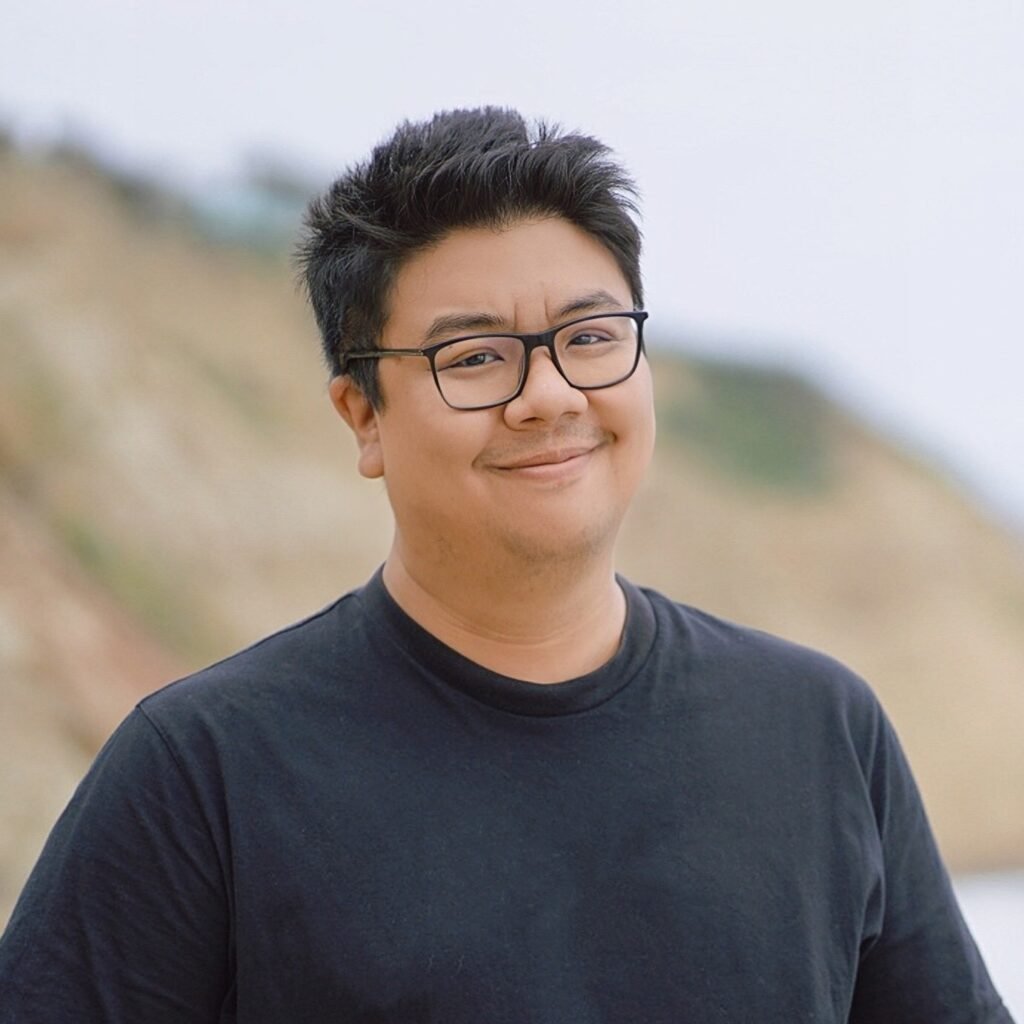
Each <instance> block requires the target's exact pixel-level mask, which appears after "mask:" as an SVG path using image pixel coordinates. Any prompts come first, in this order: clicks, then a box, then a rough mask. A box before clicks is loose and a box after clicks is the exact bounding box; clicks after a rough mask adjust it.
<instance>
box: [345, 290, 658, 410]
mask: <svg viewBox="0 0 1024 1024" xmlns="http://www.w3.org/2000/svg"><path fill="white" fill-rule="evenodd" d="M649 315H650V314H648V313H647V311H646V310H643V309H632V310H628V311H621V312H620V311H616V312H613V313H590V314H589V315H588V316H579V317H576V318H575V319H573V320H566V321H565V323H561V324H556V325H555V326H554V327H549V328H548V329H547V330H546V331H540V332H539V333H538V334H515V333H513V332H510V331H509V332H502V333H497V332H495V331H485V332H483V333H481V334H464V335H461V336H460V337H458V338H447V339H446V340H445V341H439V342H437V343H436V344H434V345H427V346H426V347H425V348H377V349H373V350H372V351H368V352H348V353H346V354H345V356H344V358H343V359H342V363H341V372H342V373H343V374H345V373H348V371H349V364H350V363H351V362H352V361H353V360H355V359H383V358H385V357H386V356H425V357H426V358H427V359H428V360H429V361H430V372H431V373H432V374H433V376H434V386H435V387H436V388H437V393H438V394H439V395H440V396H441V400H442V401H443V402H444V404H445V405H447V406H448V407H449V408H450V409H456V410H458V411H460V412H476V411H477V410H479V409H496V408H497V407H498V406H500V405H507V404H508V403H509V402H512V401H515V399H517V398H518V397H519V396H520V395H521V394H522V393H523V389H524V388H525V387H526V378H527V377H528V375H529V373H530V357H531V356H532V355H533V351H534V349H537V348H546V349H547V350H548V352H549V353H550V355H551V362H552V363H554V366H555V369H556V370H557V371H558V372H559V373H560V374H561V375H562V379H563V380H564V381H565V382H566V383H567V384H568V385H569V387H572V388H576V390H577V391H602V390H603V389H604V388H613V387H615V385H616V384H621V383H622V382H623V381H624V380H629V378H630V377H632V376H633V374H634V373H636V368H637V367H638V366H639V365H640V357H641V356H642V355H643V354H644V321H645V320H646V319H647V317H648V316H649ZM609 317H628V318H629V319H631V320H632V321H633V322H634V323H635V324H636V357H635V358H634V359H633V365H632V366H631V367H630V368H629V371H628V372H627V373H624V374H623V375H622V376H621V377H618V378H616V379H615V380H613V381H609V382H608V383H607V384H584V385H580V384H574V383H573V382H572V381H571V380H570V379H569V377H568V375H567V374H566V372H565V370H563V369H562V365H561V363H559V361H558V353H557V352H556V351H555V335H556V334H558V333H559V332H560V331H564V330H565V328H566V327H572V326H573V324H580V323H584V322H585V321H587V320H606V319H608V318H609ZM478 338H516V339H518V340H519V341H521V342H522V344H523V348H524V350H525V355H524V357H523V367H522V371H521V372H520V375H519V383H518V384H517V385H516V388H515V390H514V391H513V392H512V394H511V395H509V396H508V398H503V399H501V401H500V402H487V403H486V404H485V405H454V404H452V403H451V402H449V401H448V399H447V398H445V395H444V391H443V390H442V388H441V382H440V380H438V377H437V353H438V352H440V351H442V350H443V349H445V348H448V346H449V345H456V344H458V343H459V342H464V341H475V340H476V339H478Z"/></svg>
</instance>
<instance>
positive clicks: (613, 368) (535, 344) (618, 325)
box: [342, 310, 647, 410]
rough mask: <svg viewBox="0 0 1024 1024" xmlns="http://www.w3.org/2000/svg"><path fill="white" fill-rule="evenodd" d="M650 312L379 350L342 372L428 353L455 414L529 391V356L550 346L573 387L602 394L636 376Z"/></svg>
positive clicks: (354, 356)
mask: <svg viewBox="0 0 1024 1024" xmlns="http://www.w3.org/2000/svg"><path fill="white" fill-rule="evenodd" d="M646 319H647V313H645V312H643V311H642V310H634V311H632V312H629V313H604V314H602V315H601V316H585V317H580V318H579V319H578V320H569V321H568V322H567V323H564V324H558V326H556V327H552V328H551V329H550V330H547V331H541V332H540V333H539V334H473V335H470V336H468V337H462V338H452V339H450V340H448V341H441V342H438V343H437V344H436V345H428V346H426V347H425V348H378V349H374V350H373V351H371V352H350V353H348V354H347V355H346V356H345V359H344V361H343V363H342V373H347V372H348V369H349V365H350V363H351V362H352V361H353V360H356V359H382V358H384V357H385V356H424V357H425V358H427V359H429V360H430V369H431V370H432V371H433V374H434V383H435V384H436V385H437V390H438V391H439V392H440V394H441V397H442V398H443V399H444V401H445V403H446V404H447V405H449V406H451V408H453V409H465V410H469V409H492V408H494V407H495V406H498V405H504V404H505V403H506V402H511V401H512V400H513V399H514V398H518V397H519V395H521V394H522V391H523V388H524V387H525V386H526V375H527V373H528V372H529V368H530V356H531V354H532V353H533V350H534V349H536V348H546V349H547V350H548V352H549V353H550V354H551V361H552V362H553V363H554V364H555V369H557V370H558V372H559V373H560V374H561V375H562V377H564V378H565V380H566V381H567V382H568V383H569V384H570V385H571V386H572V387H574V388H578V389H579V390H581V391H598V390H600V389H601V388H610V387H613V386H614V385H616V384H621V383H622V382H623V381H624V380H626V379H627V378H628V377H631V376H632V375H633V372H634V371H635V370H636V368H637V366H638V365H639V363H640V355H641V353H642V352H643V350H644V340H643V323H644V321H645V320H646Z"/></svg>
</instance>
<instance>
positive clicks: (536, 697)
mask: <svg viewBox="0 0 1024 1024" xmlns="http://www.w3.org/2000/svg"><path fill="white" fill-rule="evenodd" d="M616 581H617V582H618V585H619V586H620V587H621V589H622V592H623V594H624V595H625V597H626V622H625V626H624V627H623V631H622V640H621V642H620V644H619V649H618V650H617V651H616V653H615V654H614V655H613V656H612V658H611V659H610V660H609V661H607V662H605V664H604V665H602V666H600V668H597V669H595V670H594V671H593V672H588V673H587V674H586V675H583V676H579V677H577V678H575V679H568V680H565V681H564V682H559V683H533V682H526V681H524V680H522V679H514V678H512V677H511V676H504V675H501V674H500V673H498V672H492V671H491V670H490V669H488V668H484V667H483V666H482V665H478V664H477V663H476V662H474V661H471V660H470V659H469V658H467V657H465V655H463V654H460V653H459V652H458V651H456V650H455V649H454V648H452V647H449V646H448V645H447V644H445V643H443V642H442V641H440V640H438V639H437V637H435V636H434V635H433V634H432V633H429V632H427V630H425V629H424V628H423V627H422V626H421V625H420V624H419V623H418V622H416V621H415V620H414V619H412V618H410V616H409V615H407V614H406V613H405V612H404V611H403V610H402V609H401V608H400V607H399V605H398V603H397V602H396V601H395V599H394V598H393V597H392V596H391V594H390V593H389V592H388V589H387V587H386V586H385V585H384V579H383V575H382V569H378V570H377V572H375V573H374V575H373V576H372V577H371V578H370V580H369V582H368V583H367V584H366V586H364V587H363V588H362V589H361V590H360V591H359V600H360V602H361V604H362V605H363V608H364V611H365V616H366V620H367V629H368V631H370V632H372V631H373V630H374V627H375V626H377V625H379V626H380V627H381V628H382V629H384V630H386V631H387V633H388V634H389V638H390V639H391V640H392V641H393V642H396V643H397V644H398V646H399V647H401V648H402V650H403V651H405V653H406V654H407V655H408V656H409V657H410V658H411V659H412V660H413V661H414V662H415V664H416V666H417V667H418V668H419V669H420V670H422V671H423V672H424V673H426V674H429V675H432V676H434V677H435V678H436V679H437V680H438V681H439V682H441V683H442V684H444V685H445V686H448V687H451V688H452V689H455V690H459V691H461V692H462V693H464V694H466V695H467V696H469V697H472V698H473V699H474V700H477V701H479V702H481V703H483V704H489V705H491V706H492V707H495V708H498V709H499V710H502V711H507V712H510V713H512V714H518V715H534V716H550V715H568V714H575V713H578V712H581V711H586V710H589V709H590V708H594V707H597V706H598V705H599V704H603V703H604V702H605V701H607V700H609V699H610V698H612V697H613V696H615V694H617V693H618V692H619V691H620V690H622V689H624V688H625V687H627V686H628V685H629V683H630V682H631V681H632V680H633V678H634V677H635V676H636V675H637V673H638V672H639V671H640V669H641V667H642V666H643V664H644V662H645V661H646V659H647V657H648V656H649V654H650V652H651V649H652V647H653V644H654V639H655V634H656V631H657V627H656V623H655V617H654V611H653V609H652V608H651V606H650V602H649V601H648V599H647V597H646V596H645V595H644V594H643V593H642V592H641V591H640V590H639V589H638V588H636V587H634V586H633V585H632V584H631V583H630V582H629V581H628V580H626V579H624V578H623V577H621V576H616Z"/></svg>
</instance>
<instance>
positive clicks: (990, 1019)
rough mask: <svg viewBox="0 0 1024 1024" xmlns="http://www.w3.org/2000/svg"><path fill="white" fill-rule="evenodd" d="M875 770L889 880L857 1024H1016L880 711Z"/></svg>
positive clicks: (867, 956) (865, 954)
mask: <svg viewBox="0 0 1024 1024" xmlns="http://www.w3.org/2000/svg"><path fill="white" fill-rule="evenodd" d="M874 732H875V736H874V743H873V750H872V753H871V757H870V763H869V765H868V766H867V767H868V773H869V775H868V782H869V786H870V789H871V800H872V804H873V806H874V810H875V817H876V821H877V824H878V832H879V838H880V841H881V850H882V857H883V865H884V871H883V877H882V883H881V885H880V887H879V890H878V892H877V893H876V894H875V895H876V898H877V904H876V909H877V918H876V919H877V921H878V927H877V928H876V929H875V930H874V934H872V935H870V936H869V938H868V939H867V940H866V941H865V943H864V945H863V947H862V950H861V959H860V966H859V970H858V975H857V984H856V989H855V992H854V999H853V1006H852V1010H851V1014H850V1018H849V1019H850V1022H851V1024H877V1022H878V1021H886V1022H888V1024H919V1022H920V1024H924V1022H928V1024H940V1022H950V1024H953V1022H956V1024H1013V1022H1012V1020H1011V1018H1010V1015H1009V1013H1008V1012H1007V1010H1006V1009H1005V1008H1004V1007H1003V1005H1002V1002H1001V1000H1000V999H999V996H998V995H997V993H996V991H995V989H994V987H993V985H992V982H991V980H990V979H989V976H988V972H987V971H986V969H985V965H984V963H983V962H982V959H981V956H980V954H979V953H978V950H977V947H976V946H975V943H974V940H973V938H972V937H971V934H970V932H969V931H968V928H967V926H966V924H965V923H964V920H963V917H962V915H961V913H960V908H959V906H958V904H957V901H956V897H955V895H954V893H953V889H952V885H951V884H950V880H949V876H948V874H947V872H946V869H945V867H944V865H943V863H942V859H941V857H940V855H939V852H938V849H937V847H936V843H935V840H934V837H933V835H932V831H931V828H930V826H929V823H928V819H927V816H926V814H925V810H924V806H923V804H922V801H921V797H920V794H919V792H918V789H917V786H916V784H915V782H914V779H913V776H912V774H911V771H910V767H909V765H908V764H907V761H906V758H905V756H904V754H903V751H902V750H901V748H900V744H899V741H898V739H897V737H896V735H895V733H894V731H893V729H892V726H891V725H890V724H889V722H888V721H887V719H886V718H885V716H884V714H882V712H881V710H880V709H877V718H876V721H875V730H874Z"/></svg>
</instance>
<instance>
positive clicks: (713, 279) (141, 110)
mask: <svg viewBox="0 0 1024 1024" xmlns="http://www.w3.org/2000/svg"><path fill="white" fill-rule="evenodd" d="M630 7H631V9H630V11H629V12H627V10H626V4H625V3H624V2H623V0H619V2H617V3H610V2H607V0H586V2H584V0H546V2H540V0H520V2H517V3H510V4H503V5H500V6H497V5H495V6H491V5H484V4H480V3H474V2H472V0H455V2H450V3H446V4H443V5H442V4H433V5H431V4H425V3H422V2H414V0H399V2H386V0H372V2H371V0H356V2H338V0H334V2H326V0H311V2H307V3H298V2H293V3H285V2H283V0H264V2H252V3H241V2H237V0H235V2H227V0H225V2H216V0H213V2H211V0H207V2H206V3H198V2H196V0H175V2H171V0H164V2H159V0H149V2H138V3H129V2H127V0H109V2H102V0H92V2H89V3H82V2H81V0H33V2H32V3H23V4H18V5H15V4H14V3H13V0H9V2H8V4H7V9H6V10H4V11H3V12H2V13H0V119H4V120H7V121H8V122H9V123H11V124H12V125H13V127H14V128H15V129H16V130H18V131H19V132H25V133H31V132H33V131H47V130H52V129H54V128H57V127H59V126H60V125H61V124H62V123H64V122H71V123H73V124H76V125H78V126H80V127H81V128H83V129H85V130H87V131H89V132H90V133H92V134H93V136H94V137H95V139H96V140H97V141H99V142H102V143H104V144H105V145H106V146H107V148H108V150H109V151H110V152H112V153H114V154H116V155H118V156H119V157H120V158H122V159H124V160H126V161H128V162H130V163H131V164H133V165H134V166H137V167H141V168H148V169H152V170H156V171H158V172H159V173H161V174H163V175H179V176H181V177H182V178H184V179H187V180H189V181H191V182H192V183H196V182H200V183H201V182H203V181H206V180H212V179H214V178H217V177H218V176H219V177H223V176H225V175H228V174H229V173H231V172H232V171H233V170H234V169H236V168H237V167H238V165H239V161H240V158H241V157H242V156H243V155H244V154H246V153H251V152H253V151H254V150H260V151H264V152H274V153H277V154H280V155H282V156H287V157H290V158H294V160H295V162H296V163H297V164H298V165H300V166H308V167H310V168H312V169H315V171H316V173H317V174H319V175H321V176H323V177H324V178H325V180H326V177H327V176H328V175H329V174H331V173H333V172H335V171H338V170H340V169H341V168H342V167H343V166H344V165H345V164H346V163H347V162H348V161H349V160H351V159H353V158H358V157H361V156H363V155H365V153H366V152H367V151H368V150H369V148H370V147H371V146H372V145H373V144H374V143H375V142H376V141H378V140H379V139H380V138H381V137H383V136H384V135H385V134H387V132H388V131H389V130H390V128H391V127H392V126H393V124H394V123H395V122H397V121H398V120H400V119H402V118H405V117H411V118H419V117H424V116H427V115H429V114H430V113H432V112H433V111H434V110H436V109H440V108H444V107H451V106H465V105H478V104H481V103H501V104H507V105H513V106H517V107H519V108H520V109H521V110H523V111H524V113H527V114H529V115H532V116H545V117H549V118H551V119H553V120H557V121H559V122H561V123H563V124H565V125H567V126H572V127H579V128H582V129H584V130H586V131H589V132H591V133H593V134H596V135H598V136H600V137H601V138H603V139H604V140H605V141H606V142H608V143H609V144H610V145H612V146H613V147H614V148H615V149H616V150H617V151H618V152H619V153H620V155H621V156H622V158H623V159H624V161H625V163H626V164H627V165H628V166H629V167H630V169H631V170H632V172H633V173H634V174H635V176H636V177H637V179H638V180H639V183H640V185H641V188H642V190H643V193H644V212H645V219H644V230H645V236H646V243H647V247H646V259H645V271H646V279H647V286H648V296H647V306H648V308H649V309H650V310H651V311H652V316H653V318H654V319H653V321H652V326H653V324H656V323H661V324H664V325H665V326H683V327H685V328H687V329H688V331H689V333H690V335H691V338H692V339H697V340H700V342H701V344H702V345H705V346H706V345H708V344H711V343H713V348H714V350H715V351H719V352H721V353H723V354H725V353H727V352H738V353H741V354H743V355H747V356H751V355H753V356H755V357H758V358H767V359H772V360H775V359H779V358H786V359H789V360H792V361H794V362H795V363H796V365H798V366H800V367H802V368H805V369H809V370H811V371H812V372H813V373H814V374H816V375H817V376H818V378H819V379H820V380H824V381H825V382H826V383H827V385H828V386H829V387H830V388H831V390H833V391H835V392H838V393H839V394H840V395H843V396H845V397H847V398H848V399H852V400H853V401H854V402H855V403H856V405H857V406H858V407H860V408H861V409H865V410H868V411H869V412H870V413H871V415H872V416H873V417H874V418H875V419H876V420H879V421H880V422H882V423H883V424H884V425H885V426H886V427H887V428H888V429H889V430H890V431H891V432H896V433H901V434H903V435H904V436H907V437H909V438H911V439H913V440H914V441H915V442H917V443H919V444H920V445H923V446H925V447H926V448H927V449H929V450H930V451H931V452H933V453H934V454H935V455H936V456H938V457H940V458H942V459H944V460H945V461H946V462H947V463H948V464H951V465H952V466H953V467H955V468H956V469H957V471H959V472H960V473H961V474H962V475H964V476H965V477H967V478H968V479H970V480H971V481H972V482H973V483H974V484H975V485H976V486H978V487H980V488H981V489H982V490H983V491H984V492H985V493H986V494H987V495H988V497H989V498H990V499H991V500H992V501H994V502H995V503H996V504H998V505H999V506H1000V507H1001V508H1002V510H1003V511H1004V512H1006V513H1007V514H1008V515H1009V516H1012V517H1013V518H1015V519H1016V520H1017V522H1018V523H1024V403H1022V402H1021V398H1020V390H1021V385H1022V381H1024V3H1022V2H1021V0H981V2H978V3H971V4H968V3H963V2H962V0H961V2H953V0H859V2H854V0H841V2H834V3H821V2H820V0H818V2H811V0H776V2H774V3H771V4H765V3H763V2H760V0H698V2H694V3H686V2H685V0H682V2H679V0H676V2H671V3H670V2H667V0H666V2H659V0H634V2H633V3H632V4H631V5H630ZM709 339H711V341H710V342H709Z"/></svg>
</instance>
